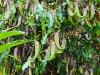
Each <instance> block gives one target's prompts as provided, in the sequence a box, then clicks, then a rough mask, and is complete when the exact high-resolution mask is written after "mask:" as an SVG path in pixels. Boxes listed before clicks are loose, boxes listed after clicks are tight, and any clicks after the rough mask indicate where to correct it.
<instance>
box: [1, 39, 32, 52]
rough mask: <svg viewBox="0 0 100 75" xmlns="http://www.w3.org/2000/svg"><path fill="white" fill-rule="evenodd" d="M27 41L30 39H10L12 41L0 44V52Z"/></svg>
mask: <svg viewBox="0 0 100 75" xmlns="http://www.w3.org/2000/svg"><path fill="white" fill-rule="evenodd" d="M27 42H31V41H30V40H16V41H12V42H9V43H6V44H3V45H1V46H0V53H2V52H3V51H5V50H7V49H9V48H11V47H14V46H17V45H21V44H24V43H27Z"/></svg>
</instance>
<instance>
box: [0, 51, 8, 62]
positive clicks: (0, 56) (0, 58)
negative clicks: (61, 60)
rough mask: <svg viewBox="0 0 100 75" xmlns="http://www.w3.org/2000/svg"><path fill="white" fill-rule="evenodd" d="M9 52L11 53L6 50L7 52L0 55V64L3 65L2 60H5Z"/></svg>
mask: <svg viewBox="0 0 100 75" xmlns="http://www.w3.org/2000/svg"><path fill="white" fill-rule="evenodd" d="M9 52H10V51H9V50H6V51H4V52H2V54H0V63H1V61H2V59H3V58H4V57H5V56H6V55H7V54H8V53H9Z"/></svg>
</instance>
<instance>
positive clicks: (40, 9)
mask: <svg viewBox="0 0 100 75" xmlns="http://www.w3.org/2000/svg"><path fill="white" fill-rule="evenodd" d="M36 9H37V10H36V11H37V14H38V16H39V18H40V20H43V19H44V9H43V7H42V5H41V4H37V6H36Z"/></svg>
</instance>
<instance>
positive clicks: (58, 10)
mask: <svg viewBox="0 0 100 75" xmlns="http://www.w3.org/2000/svg"><path fill="white" fill-rule="evenodd" d="M57 16H58V19H59V20H60V22H62V21H63V13H62V9H61V8H57Z"/></svg>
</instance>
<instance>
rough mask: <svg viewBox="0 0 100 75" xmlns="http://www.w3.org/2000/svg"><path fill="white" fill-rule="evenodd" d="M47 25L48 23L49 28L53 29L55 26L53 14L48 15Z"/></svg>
mask: <svg viewBox="0 0 100 75" xmlns="http://www.w3.org/2000/svg"><path fill="white" fill-rule="evenodd" d="M46 20H47V23H48V25H47V26H48V28H51V27H52V26H53V17H52V14H51V13H49V12H48V13H47V18H46Z"/></svg>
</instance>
